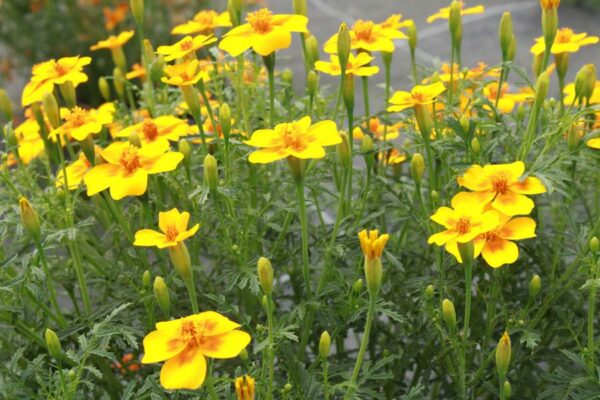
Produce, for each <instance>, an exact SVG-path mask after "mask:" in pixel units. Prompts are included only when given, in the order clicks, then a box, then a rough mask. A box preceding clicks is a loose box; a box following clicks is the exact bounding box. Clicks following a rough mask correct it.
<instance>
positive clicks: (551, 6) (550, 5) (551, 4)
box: [540, 0, 560, 10]
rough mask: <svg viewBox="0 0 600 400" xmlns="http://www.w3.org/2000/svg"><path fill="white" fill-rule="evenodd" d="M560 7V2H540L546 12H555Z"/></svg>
mask: <svg viewBox="0 0 600 400" xmlns="http://www.w3.org/2000/svg"><path fill="white" fill-rule="evenodd" d="M559 5H560V0H540V6H541V7H542V8H543V9H544V10H555V9H557V8H558V6H559Z"/></svg>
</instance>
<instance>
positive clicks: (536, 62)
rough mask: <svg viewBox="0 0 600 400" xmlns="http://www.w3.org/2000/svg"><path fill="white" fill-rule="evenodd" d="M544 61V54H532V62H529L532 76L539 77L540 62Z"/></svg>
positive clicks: (540, 71) (540, 70)
mask: <svg viewBox="0 0 600 400" xmlns="http://www.w3.org/2000/svg"><path fill="white" fill-rule="evenodd" d="M543 60H544V54H543V53H542V54H534V55H533V60H532V61H531V70H532V71H533V75H534V76H536V77H537V76H540V74H541V73H542V62H543Z"/></svg>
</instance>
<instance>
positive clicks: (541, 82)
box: [535, 71, 550, 104]
mask: <svg viewBox="0 0 600 400" xmlns="http://www.w3.org/2000/svg"><path fill="white" fill-rule="evenodd" d="M549 86H550V77H549V76H548V72H546V71H543V72H542V73H541V74H540V76H538V79H537V83H536V85H535V101H536V103H538V104H542V103H543V101H544V99H545V98H546V95H548V87H549Z"/></svg>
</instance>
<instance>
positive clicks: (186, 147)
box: [177, 139, 192, 169]
mask: <svg viewBox="0 0 600 400" xmlns="http://www.w3.org/2000/svg"><path fill="white" fill-rule="evenodd" d="M177 150H178V151H179V152H180V153H181V154H183V165H184V166H185V168H187V169H189V168H190V167H191V166H192V146H190V142H188V141H187V140H185V139H180V140H179V143H178V144H177Z"/></svg>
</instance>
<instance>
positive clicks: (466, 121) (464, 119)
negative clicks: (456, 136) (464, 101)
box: [458, 114, 471, 132]
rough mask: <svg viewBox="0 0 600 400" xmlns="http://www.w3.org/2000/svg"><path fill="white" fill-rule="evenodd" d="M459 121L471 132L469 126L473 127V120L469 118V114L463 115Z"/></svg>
mask: <svg viewBox="0 0 600 400" xmlns="http://www.w3.org/2000/svg"><path fill="white" fill-rule="evenodd" d="M458 122H460V127H461V128H462V130H463V131H464V132H469V128H470V127H471V121H470V120H469V117H468V116H467V115H465V114H463V115H461V116H460V119H459V120H458Z"/></svg>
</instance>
